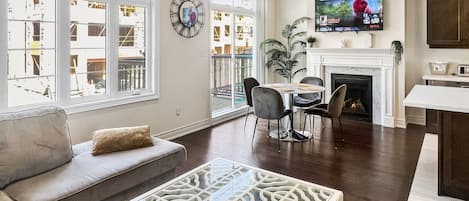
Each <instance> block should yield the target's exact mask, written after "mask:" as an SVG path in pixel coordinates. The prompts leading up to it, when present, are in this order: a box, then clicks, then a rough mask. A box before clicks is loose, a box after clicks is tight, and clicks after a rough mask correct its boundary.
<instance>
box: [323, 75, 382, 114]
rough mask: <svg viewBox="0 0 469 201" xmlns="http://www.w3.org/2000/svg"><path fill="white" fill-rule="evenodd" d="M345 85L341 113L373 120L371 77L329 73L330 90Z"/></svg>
mask: <svg viewBox="0 0 469 201" xmlns="http://www.w3.org/2000/svg"><path fill="white" fill-rule="evenodd" d="M343 84H345V85H347V94H346V96H345V106H344V110H343V115H344V116H346V117H348V118H353V119H356V120H360V121H367V122H372V121H373V77H372V76H367V75H347V74H331V90H332V91H334V90H335V89H337V88H338V87H339V86H340V85H343Z"/></svg>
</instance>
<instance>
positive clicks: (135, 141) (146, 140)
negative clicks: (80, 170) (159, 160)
mask: <svg viewBox="0 0 469 201" xmlns="http://www.w3.org/2000/svg"><path fill="white" fill-rule="evenodd" d="M149 146H153V139H152V137H151V135H150V127H149V126H138V127H127V128H113V129H103V130H97V131H95V132H93V152H92V154H93V155H94V156H97V155H100V154H105V153H112V152H117V151H125V150H130V149H136V148H142V147H149Z"/></svg>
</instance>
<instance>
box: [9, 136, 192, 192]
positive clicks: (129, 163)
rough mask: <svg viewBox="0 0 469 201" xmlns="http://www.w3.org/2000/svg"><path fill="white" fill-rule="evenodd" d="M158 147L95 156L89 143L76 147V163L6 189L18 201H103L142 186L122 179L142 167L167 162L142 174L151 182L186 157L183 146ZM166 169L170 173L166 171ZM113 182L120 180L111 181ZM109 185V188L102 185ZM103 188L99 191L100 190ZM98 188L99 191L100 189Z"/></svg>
mask: <svg viewBox="0 0 469 201" xmlns="http://www.w3.org/2000/svg"><path fill="white" fill-rule="evenodd" d="M153 143H154V145H155V146H152V147H146V148H141V149H134V150H128V151H122V152H116V153H112V154H106V155H100V156H93V155H92V154H91V148H92V144H91V142H86V143H84V144H79V145H75V146H74V152H75V157H74V158H73V160H72V161H71V162H70V163H68V164H66V165H64V166H61V167H59V168H57V169H54V170H52V171H50V172H47V173H44V174H42V175H38V176H35V177H32V178H29V179H26V180H22V181H19V182H16V183H14V184H12V185H10V186H8V187H7V188H6V189H5V192H6V193H7V194H8V195H9V196H10V197H12V198H13V199H16V200H21V201H49V200H62V199H66V200H68V198H69V197H74V196H75V197H79V198H77V199H72V200H89V201H92V200H103V199H105V198H107V197H110V196H112V195H114V194H116V193H118V192H119V191H121V190H123V189H121V188H123V186H124V185H125V186H124V187H125V188H130V187H132V186H135V185H138V184H139V183H140V182H141V181H140V180H133V179H132V180H129V179H128V178H126V179H123V181H122V180H119V177H120V176H121V175H124V174H126V173H128V172H131V171H133V170H138V168H140V167H142V166H145V165H148V164H151V163H155V162H158V161H160V160H162V161H164V163H162V165H161V166H157V167H160V168H161V170H159V169H155V168H153V169H152V171H146V172H139V173H140V174H144V176H145V177H148V179H150V178H153V177H155V176H158V174H162V173H165V172H167V171H168V170H169V168H173V169H174V167H176V165H178V164H179V163H180V162H182V160H184V159H181V157H185V151H184V150H185V149H184V147H183V146H182V145H178V144H175V143H172V142H168V141H164V140H160V139H153ZM176 154H177V156H178V157H177V158H178V160H173V161H172V162H171V164H170V161H165V159H166V158H169V157H171V156H174V155H176ZM163 167H164V168H165V169H166V170H163ZM109 180H115V181H119V182H120V183H119V184H116V183H115V182H108V183H106V181H109ZM101 184H106V185H107V186H100V185H101ZM96 187H99V188H96ZM97 189H98V190H97Z"/></svg>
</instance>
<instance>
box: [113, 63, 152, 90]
mask: <svg viewBox="0 0 469 201" xmlns="http://www.w3.org/2000/svg"><path fill="white" fill-rule="evenodd" d="M146 73H147V70H146V67H145V59H143V58H135V59H120V60H119V77H118V79H119V91H133V90H139V89H145V88H146Z"/></svg>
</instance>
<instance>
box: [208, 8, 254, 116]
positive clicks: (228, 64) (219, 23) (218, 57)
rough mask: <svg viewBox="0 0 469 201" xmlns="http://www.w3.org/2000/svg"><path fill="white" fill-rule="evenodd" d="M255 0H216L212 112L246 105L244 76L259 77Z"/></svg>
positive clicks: (212, 64) (212, 24) (214, 114)
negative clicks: (257, 74)
mask: <svg viewBox="0 0 469 201" xmlns="http://www.w3.org/2000/svg"><path fill="white" fill-rule="evenodd" d="M255 28H256V13H255V0H235V1H231V0H212V11H211V35H212V37H211V56H212V58H211V59H212V62H211V93H210V95H211V104H212V116H218V115H222V114H225V113H228V112H231V111H234V110H237V109H240V108H243V107H245V106H246V92H245V91H244V87H243V80H244V79H245V78H247V77H256V62H255V61H256V60H255V58H256V55H255V50H256V44H257V43H256V37H255V36H256V35H255V32H256V29H255Z"/></svg>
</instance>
